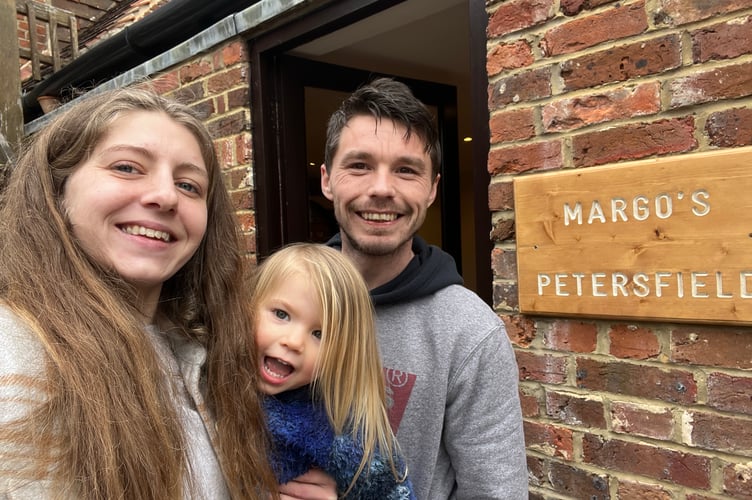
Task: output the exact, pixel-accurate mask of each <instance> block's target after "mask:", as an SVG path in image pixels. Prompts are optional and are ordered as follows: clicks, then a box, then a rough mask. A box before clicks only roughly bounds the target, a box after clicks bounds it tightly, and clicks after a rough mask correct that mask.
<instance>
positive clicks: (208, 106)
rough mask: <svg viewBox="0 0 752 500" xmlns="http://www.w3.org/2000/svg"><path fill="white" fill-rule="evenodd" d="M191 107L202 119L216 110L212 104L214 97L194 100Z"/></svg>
mask: <svg viewBox="0 0 752 500" xmlns="http://www.w3.org/2000/svg"><path fill="white" fill-rule="evenodd" d="M191 109H193V111H195V112H196V114H198V116H200V117H201V119H203V120H206V119H208V118H209V117H211V116H212V115H213V114H215V113H216V112H217V109H216V107H215V106H214V99H204V100H203V101H199V102H195V103H193V104H192V105H191Z"/></svg>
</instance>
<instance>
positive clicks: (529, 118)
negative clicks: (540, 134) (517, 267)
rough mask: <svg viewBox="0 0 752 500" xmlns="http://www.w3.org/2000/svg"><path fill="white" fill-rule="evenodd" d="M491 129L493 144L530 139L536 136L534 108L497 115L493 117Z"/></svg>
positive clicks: (490, 124)
mask: <svg viewBox="0 0 752 500" xmlns="http://www.w3.org/2000/svg"><path fill="white" fill-rule="evenodd" d="M489 127H490V129H491V144H495V143H499V142H509V141H519V140H522V139H529V138H531V137H533V136H534V135H535V114H534V112H533V108H524V109H515V110H513V111H504V112H501V113H495V114H494V115H493V116H492V117H491V120H490V122H489Z"/></svg>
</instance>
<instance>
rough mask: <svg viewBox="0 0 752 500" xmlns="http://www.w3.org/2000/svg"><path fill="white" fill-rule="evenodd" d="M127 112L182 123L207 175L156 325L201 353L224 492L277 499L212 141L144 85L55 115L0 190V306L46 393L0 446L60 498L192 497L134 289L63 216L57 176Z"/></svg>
mask: <svg viewBox="0 0 752 500" xmlns="http://www.w3.org/2000/svg"><path fill="white" fill-rule="evenodd" d="M136 110H145V111H154V112H160V113H164V114H166V115H167V116H169V117H171V118H172V119H173V120H175V122H176V123H179V124H180V125H182V126H184V127H186V129H188V130H189V131H190V132H191V133H192V134H193V135H194V136H195V137H196V139H197V141H198V143H199V146H200V148H201V151H202V155H203V158H204V161H205V164H206V167H207V170H208V172H209V175H210V179H211V181H210V191H209V193H208V196H207V210H208V224H207V230H206V234H205V236H204V239H203V241H202V243H201V245H200V247H199V249H198V250H197V252H196V254H195V255H194V256H193V257H192V258H191V260H190V261H189V262H188V263H187V264H186V265H185V266H184V267H183V268H182V269H181V270H180V271H179V272H178V273H177V274H176V275H175V276H173V277H172V278H170V279H169V280H168V281H167V282H166V283H165V284H164V286H163V289H162V294H161V297H160V304H159V307H158V310H157V316H158V317H159V318H162V320H163V323H164V324H169V325H170V327H172V328H177V329H178V331H179V332H180V333H181V334H183V335H186V336H189V337H191V338H193V339H195V340H197V341H198V342H200V343H202V344H203V345H205V346H206V348H207V349H208V359H207V362H206V365H205V367H204V370H205V373H204V375H205V377H204V378H205V383H206V398H207V403H208V407H209V410H210V411H211V413H213V414H214V416H215V418H216V439H215V445H216V450H217V455H218V457H219V461H220V464H221V466H222V470H223V472H224V475H225V479H226V482H227V485H228V488H229V491H230V493H231V494H232V497H233V498H268V497H269V496H276V493H275V491H276V481H275V479H274V475H273V474H272V472H271V469H270V467H269V465H268V462H267V455H266V454H267V449H268V438H267V435H266V432H265V424H264V419H263V413H262V410H261V407H260V400H259V396H258V393H257V388H256V386H257V383H256V377H257V369H256V357H255V355H254V352H255V345H254V342H253V338H252V336H251V331H252V322H251V316H250V311H249V309H248V299H247V297H246V296H245V294H244V292H245V290H244V286H245V283H244V282H243V281H242V279H241V277H242V276H244V275H245V271H244V269H243V261H244V259H243V257H242V255H241V251H240V245H239V238H238V235H237V224H236V220H235V217H234V214H233V208H232V205H231V202H230V199H229V195H228V194H227V191H226V189H225V188H224V187H223V186H224V185H223V180H222V174H221V172H220V167H219V165H218V160H217V157H216V154H215V151H214V148H213V144H212V140H211V137H210V136H209V134H208V132H207V131H206V129H205V127H204V125H203V124H202V123H201V121H200V120H199V119H198V118H197V117H196V116H195V115H194V114H193V113H192V112H191V110H190V109H189V108H188V107H186V106H184V105H182V104H178V103H176V102H173V101H170V100H168V99H165V98H163V97H161V96H159V95H157V94H156V93H154V92H152V91H150V90H147V89H139V88H129V89H120V90H116V91H110V92H105V93H100V94H96V95H92V96H90V97H87V98H85V99H83V100H82V102H78V103H75V104H72V105H71V107H70V109H68V110H63V111H62V113H61V115H60V116H59V117H57V118H56V119H54V121H53V122H51V123H50V124H49V125H47V126H46V127H45V128H44V129H43V130H42V131H40V132H39V133H38V134H37V135H36V136H35V137H33V139H32V140H31V142H30V143H29V145H28V147H26V148H25V150H24V151H23V152H22V154H21V156H20V157H19V160H18V162H17V163H16V164H15V165H14V166H13V167H12V169H11V173H10V177H9V180H8V184H7V186H6V188H5V190H4V191H3V193H2V194H1V195H0V234H2V237H0V262H1V263H2V264H1V265H0V301H2V302H3V303H5V304H6V305H7V306H8V307H10V308H11V309H12V310H13V311H14V312H15V313H16V314H17V315H18V316H20V317H21V318H22V319H23V320H25V322H26V323H27V324H28V325H29V327H30V328H31V330H32V331H33V332H34V333H35V334H36V335H37V337H38V339H39V341H40V342H41V344H42V346H43V347H44V350H45V351H46V354H47V361H46V365H45V373H46V376H45V379H44V381H43V384H44V387H43V390H44V391H45V393H46V394H47V396H48V398H47V399H46V400H45V401H44V402H43V403H42V404H40V405H39V406H38V407H37V408H36V409H35V411H34V412H33V413H32V415H31V416H30V417H29V418H28V419H25V420H24V421H23V422H16V423H14V425H9V426H3V427H2V428H0V438H1V439H3V440H8V441H9V442H12V443H15V444H17V445H20V446H26V445H32V446H34V448H32V449H34V450H36V451H37V452H36V453H35V454H34V457H33V460H32V462H31V464H30V465H29V467H28V468H27V469H28V470H26V471H25V476H26V477H28V478H34V477H48V476H49V475H51V477H52V480H53V484H54V485H55V489H54V491H56V492H57V493H63V492H75V494H76V496H80V497H82V498H87V499H120V498H133V499H159V500H162V499H177V498H184V497H190V496H191V492H190V491H185V490H186V484H190V473H189V468H188V467H187V463H186V436H184V435H183V434H182V429H181V426H180V424H179V419H178V417H177V415H176V412H175V409H174V407H173V405H172V403H171V400H170V395H169V389H168V386H167V382H166V381H165V380H164V376H163V375H162V372H161V371H160V369H159V367H158V362H157V358H156V355H155V353H154V349H153V347H152V345H151V342H150V340H149V339H148V338H147V336H146V335H145V333H144V331H143V325H142V324H141V323H140V321H139V320H137V318H138V317H139V312H138V310H137V308H136V307H137V306H136V300H135V298H134V296H133V292H132V290H131V289H130V288H129V286H128V285H127V284H125V283H123V282H122V280H120V278H119V277H118V276H114V275H113V274H112V272H110V271H109V270H108V269H103V268H101V267H100V266H98V265H97V263H96V262H94V261H93V260H92V259H90V258H89V256H87V255H86V253H85V252H84V251H83V250H82V248H81V247H80V245H79V244H78V243H77V242H76V240H75V239H74V238H73V237H72V235H71V230H70V225H69V222H68V221H67V220H66V216H65V213H64V211H63V209H62V207H61V200H62V196H63V192H64V187H65V181H66V179H67V178H68V177H69V176H70V175H71V173H72V172H73V171H74V170H75V169H76V167H77V166H78V165H79V164H80V163H81V162H83V161H85V160H86V159H87V157H88V155H89V154H90V153H91V151H92V150H93V148H94V146H95V145H96V144H97V143H98V141H100V140H101V139H102V137H103V136H104V134H105V133H106V132H107V131H108V129H109V127H110V126H111V124H112V122H113V121H114V120H115V119H117V118H118V117H120V116H122V115H123V114H125V113H128V112H132V111H136ZM51 450H54V451H51ZM0 460H2V457H0ZM189 489H190V488H189Z"/></svg>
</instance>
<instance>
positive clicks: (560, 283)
mask: <svg viewBox="0 0 752 500" xmlns="http://www.w3.org/2000/svg"><path fill="white" fill-rule="evenodd" d="M566 277H567V274H566V273H556V274H554V283H555V286H556V296H557V297H569V292H565V291H564V286H566V284H565V283H564V279H565V278H566Z"/></svg>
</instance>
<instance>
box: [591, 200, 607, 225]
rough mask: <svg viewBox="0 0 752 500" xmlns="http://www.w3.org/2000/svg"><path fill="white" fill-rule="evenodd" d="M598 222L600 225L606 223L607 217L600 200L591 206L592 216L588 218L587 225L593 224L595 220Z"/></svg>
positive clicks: (594, 201)
mask: <svg viewBox="0 0 752 500" xmlns="http://www.w3.org/2000/svg"><path fill="white" fill-rule="evenodd" d="M596 219H597V220H598V222H600V223H605V222H606V216H605V215H603V208H601V204H600V202H599V201H598V200H593V204H592V205H590V215H589V216H588V220H587V223H588V224H592V223H593V221H594V220H596Z"/></svg>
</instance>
